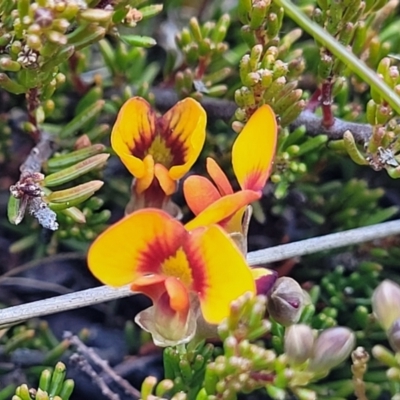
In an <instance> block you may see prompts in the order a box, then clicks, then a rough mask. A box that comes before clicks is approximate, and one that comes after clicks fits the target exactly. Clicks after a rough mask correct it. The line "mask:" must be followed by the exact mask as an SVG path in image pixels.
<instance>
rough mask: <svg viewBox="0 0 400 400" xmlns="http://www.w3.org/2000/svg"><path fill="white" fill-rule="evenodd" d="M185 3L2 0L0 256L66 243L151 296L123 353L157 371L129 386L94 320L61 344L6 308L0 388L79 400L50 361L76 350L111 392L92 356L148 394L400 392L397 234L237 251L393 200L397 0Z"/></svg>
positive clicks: (106, 278) (364, 217)
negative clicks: (327, 248)
mask: <svg viewBox="0 0 400 400" xmlns="http://www.w3.org/2000/svg"><path fill="white" fill-rule="evenodd" d="M184 3H185V4H184ZM198 3H199V4H197V3H196V2H192V1H188V2H187V4H186V2H181V1H177V0H169V1H166V2H163V4H152V2H149V1H144V0H118V1H108V0H71V1H70V0H68V1H67V0H54V1H53V0H19V1H7V0H0V168H1V169H2V170H3V168H4V171H5V172H6V176H5V177H4V178H3V177H0V191H1V193H2V194H3V193H6V195H5V196H2V197H0V200H1V198H3V197H4V198H7V203H8V204H7V215H8V222H6V221H4V222H3V221H1V225H0V227H1V229H3V226H4V230H5V234H4V235H3V234H2V231H0V234H1V236H0V240H4V241H5V243H8V244H9V246H8V247H9V253H7V256H9V260H10V263H12V260H13V259H14V258H15V259H16V260H17V264H20V263H21V260H22V261H26V260H29V261H32V260H33V261H35V262H36V261H37V262H39V263H40V262H41V260H42V259H43V257H44V256H45V255H53V256H54V255H57V254H58V253H60V252H63V251H65V250H67V251H71V250H74V251H76V252H78V253H79V254H81V255H83V257H84V258H85V260H86V261H87V264H88V268H89V271H90V272H91V274H92V275H93V277H95V278H96V279H97V280H98V281H100V282H101V283H103V284H105V285H109V286H111V287H114V288H119V289H118V290H124V288H125V287H128V288H129V290H130V291H131V292H132V293H134V294H143V295H145V296H146V297H147V298H148V299H150V300H151V303H152V304H151V305H150V306H149V307H148V308H144V309H143V308H142V307H139V308H140V310H139V309H138V310H136V309H135V317H134V320H135V322H136V324H137V325H138V326H139V327H140V329H141V334H138V333H137V332H135V331H134V329H133V328H132V325H130V322H129V323H127V324H126V326H125V329H126V333H127V341H128V342H130V343H131V344H132V343H133V342H134V345H133V346H132V349H133V350H132V351H133V352H137V351H138V347H145V346H149V345H150V343H151V342H153V344H154V345H155V347H161V348H164V349H163V374H162V376H163V378H160V377H158V378H156V377H154V376H148V377H147V378H145V379H144V381H143V382H142V383H141V389H140V391H138V390H137V389H135V388H133V387H132V386H131V385H130V383H129V382H127V381H125V380H123V379H122V378H121V377H119V376H118V374H117V373H116V372H114V371H113V369H112V368H111V367H110V366H109V365H108V364H107V363H106V362H105V361H104V360H102V359H101V357H100V356H99V355H97V354H95V353H94V352H92V349H91V348H90V347H87V346H86V344H84V342H85V339H87V338H88V335H87V332H89V331H90V330H89V331H85V330H84V331H81V332H80V337H81V339H79V338H78V337H75V336H73V335H69V336H68V337H65V338H64V339H61V340H60V339H57V338H56V337H55V336H54V335H53V333H52V332H51V330H50V329H49V327H48V325H47V323H46V322H45V321H39V322H37V321H30V322H27V323H24V324H21V325H18V326H15V327H12V326H11V327H10V326H5V327H3V326H2V321H1V312H0V327H1V328H2V330H0V361H1V362H0V382H6V386H5V387H0V400H2V399H9V398H12V399H13V400H28V399H37V400H42V399H43V400H44V399H58V400H68V399H69V398H70V396H71V399H73V398H74V397H73V390H74V382H73V380H72V379H66V376H67V375H66V367H65V365H64V364H63V363H61V362H58V363H57V364H56V366H55V368H54V369H48V368H50V366H51V365H54V364H55V363H56V362H57V361H58V360H60V359H62V360H63V362H67V361H66V360H67V357H70V358H69V360H70V362H71V363H73V360H75V362H76V361H77V360H78V362H77V363H76V364H77V366H78V368H80V369H81V370H82V371H83V372H84V373H86V375H88V376H89V377H90V379H91V380H92V382H93V383H94V385H97V387H98V389H99V390H101V392H102V395H104V396H105V397H106V398H109V399H118V398H119V395H118V394H117V393H116V392H113V390H114V389H112V386H110V385H108V384H107V383H106V379H105V378H102V376H101V374H100V373H98V370H101V371H103V372H102V373H104V374H109V376H110V377H111V380H113V382H114V383H115V384H116V385H117V386H118V385H119V387H120V388H122V390H124V391H125V393H129V395H132V396H136V397H138V396H140V397H141V398H143V399H145V400H147V399H149V400H151V399H174V400H186V399H187V400H216V399H227V400H231V399H236V398H238V396H241V395H245V396H247V395H248V396H255V397H256V398H258V397H260V398H261V397H263V396H268V398H271V399H276V400H280V399H282V400H284V399H288V398H292V397H293V398H296V399H300V400H308V399H310V400H311V399H317V398H330V399H345V398H351V396H352V395H354V396H355V397H356V398H357V399H359V400H364V399H371V400H373V399H378V398H380V396H384V395H385V394H387V393H389V394H390V396H391V398H392V399H399V398H400V397H399V396H400V395H399V393H400V364H399V354H400V333H399V332H400V286H398V284H397V283H396V281H398V264H399V261H398V250H396V247H398V241H397V240H396V239H395V238H393V239H384V240H381V241H375V242H374V243H372V245H370V246H361V247H360V248H359V249H358V250H357V251H355V250H354V249H352V250H351V251H349V252H347V253H340V254H338V255H334V254H332V253H329V254H328V255H326V256H324V257H321V255H320V254H318V255H315V254H314V255H311V256H309V257H304V258H303V259H301V260H299V259H297V258H295V257H293V258H291V259H289V260H286V261H285V262H283V263H280V264H279V265H267V266H265V265H261V266H252V265H249V262H248V260H247V256H248V252H249V250H253V249H255V248H263V247H269V246H271V244H273V243H283V242H286V241H290V240H297V239H300V238H305V237H309V236H312V235H315V234H316V233H324V234H326V233H330V232H332V231H342V230H345V229H352V228H357V227H360V226H364V225H373V224H378V223H380V222H383V221H385V220H387V219H390V218H392V217H394V216H395V215H397V214H398V211H399V204H398V203H399V202H398V201H397V197H398V196H397V195H396V194H394V193H396V186H395V185H396V184H395V183H393V182H396V181H391V180H390V178H394V179H396V178H398V177H400V165H399V163H400V155H399V154H400V153H399V149H400V144H399V143H400V141H399V138H400V135H399V134H400V130H399V128H398V115H399V114H400V97H399V96H400V74H399V66H398V59H399V58H400V57H399V56H398V55H397V54H395V53H396V51H397V49H398V46H399V44H400V42H399V39H398V21H397V19H396V13H397V12H398V11H397V6H398V1H397V0H380V1H375V2H374V1H371V0H356V1H351V0H343V1H339V0H317V1H313V0H300V1H298V2H291V1H289V0H237V1H234V2H221V4H219V3H218V2H208V1H203V2H198ZM200 3H201V4H200ZM214 3H215V4H214ZM217 3H218V4H217ZM222 3H223V4H222ZM225 3H226V4H225ZM294 3H296V4H294ZM185 7H189V14H190V15H189V16H188V18H186V20H185V18H183V19H181V15H180V14H181V12H182V15H183V14H185V10H186V8H185ZM176 10H179V12H178V14H179V16H177V15H175V14H176ZM289 19H290V20H291V21H290V20H289ZM304 33H307V34H308V36H306V35H304ZM20 95H23V96H20ZM21 103H23V105H22V106H21ZM29 149H30V151H29ZM366 167H370V168H366ZM381 170H386V172H387V175H388V177H387V176H386V175H376V174H378V173H379V171H381ZM15 171H17V172H15ZM376 176H379V177H380V178H379V180H378V181H377V179H378V178H373V177H376ZM4 203H5V202H4ZM1 204H2V203H1ZM27 214H30V215H29V216H28V215H27ZM43 232H46V235H47V239H43V236H44V235H43ZM3 236H4V237H3ZM356 242H357V241H356ZM0 243H2V242H0ZM350 244H351V243H350ZM1 257H3V256H2V255H0V260H1V261H3V260H2V258H1ZM327 259H328V262H326V260H327ZM7 261H8V260H7ZM297 264H301V265H300V266H296V265H297ZM325 264H327V265H325ZM13 266H14V265H11V264H10V265H9V266H7V267H6V268H5V269H4V270H3V269H1V270H0V273H4V274H5V275H4V276H3V277H1V276H0V285H1V284H2V283H3V282H7V278H9V277H10V276H12V275H13V269H12V267H13ZM295 266H296V268H294V267H295ZM27 269H28V268H27ZM17 270H18V268H17ZM22 270H25V268H22ZM292 270H293V271H292ZM289 274H290V275H291V277H289V276H287V275H289ZM22 279H23V278H22ZM16 282H17V284H19V283H18V282H22V281H21V280H20V281H18V280H17V281H16ZM90 284H93V281H90ZM57 289H59V286H57ZM0 296H1V292H0ZM0 301H3V302H4V303H5V304H4V305H5V306H8V305H9V304H8V302H7V299H6V297H0ZM13 301H14V297H13V298H12V300H11V301H10V303H12V302H13ZM111 314H112V313H111ZM143 332H145V334H144V333H143ZM146 334H147V335H148V336H146ZM81 340H82V341H81ZM23 349H29V350H30V351H29V352H28V353H29V355H28V353H24V354H25V358H24V354H23V353H21V350H23ZM76 352H77V353H79V354H78V355H77V354H75V353H76ZM93 353H94V354H93ZM21 354H22V355H21ZM32 354H35V355H37V358H34V359H33V361H32V360H31V359H30V358H29V357H32ZM3 358H4V360H5V362H4V366H2V361H3ZM7 363H8V364H7ZM10 365H11V366H12V367H11V368H12V369H13V368H14V367H15V366H19V367H20V368H21V369H23V370H24V371H25V372H26V375H27V377H26V379H27V382H29V384H28V383H26V384H25V383H22V382H21V383H22V384H20V385H19V386H18V385H16V384H15V381H13V380H11V369H10ZM3 369H4V373H3ZM3 376H4V380H2V379H3Z"/></svg>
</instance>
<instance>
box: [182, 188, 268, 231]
mask: <svg viewBox="0 0 400 400" xmlns="http://www.w3.org/2000/svg"><path fill="white" fill-rule="evenodd" d="M259 198H260V193H258V192H254V191H253V190H241V191H239V192H236V193H233V194H229V195H227V196H223V197H221V198H220V199H219V200H217V201H215V202H214V203H212V204H211V205H210V206H209V207H207V208H206V209H205V210H204V211H202V212H201V213H200V214H199V215H197V217H195V218H194V219H192V220H191V221H189V222H188V223H187V224H186V225H185V227H186V229H187V230H193V229H196V228H199V227H202V226H208V225H211V224H220V223H225V222H226V221H227V219H228V218H230V217H232V215H234V214H235V213H236V212H238V211H239V210H240V209H241V208H242V207H244V206H247V205H248V204H250V203H252V202H253V201H255V200H257V199H259Z"/></svg>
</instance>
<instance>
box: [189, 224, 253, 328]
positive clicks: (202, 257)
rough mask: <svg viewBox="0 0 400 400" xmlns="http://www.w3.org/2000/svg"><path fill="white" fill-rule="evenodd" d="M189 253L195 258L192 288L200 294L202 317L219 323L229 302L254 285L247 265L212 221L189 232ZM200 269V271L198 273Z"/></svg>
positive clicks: (225, 315) (251, 288) (226, 311)
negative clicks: (195, 265) (207, 225)
mask: <svg viewBox="0 0 400 400" xmlns="http://www.w3.org/2000/svg"><path fill="white" fill-rule="evenodd" d="M187 254H188V257H189V256H190V259H194V260H196V261H197V264H198V266H197V268H196V269H195V270H194V271H196V273H197V274H198V275H196V274H195V272H193V278H194V279H193V290H194V291H195V292H197V293H198V294H199V299H200V306H201V310H202V313H203V316H204V319H205V320H206V321H207V322H209V323H211V324H218V323H220V322H221V321H222V320H223V319H224V318H226V317H227V316H228V315H229V309H230V304H231V303H232V301H234V300H236V299H237V298H238V297H239V296H241V295H243V294H244V293H246V292H251V293H255V291H256V287H255V283H254V279H253V276H252V273H251V270H250V268H249V267H248V265H247V263H246V260H245V258H244V257H243V255H242V254H241V253H240V251H239V250H238V248H237V247H236V245H235V244H234V243H233V241H232V240H231V239H230V238H229V236H228V235H227V234H226V233H225V232H224V231H223V230H222V228H220V227H218V226H216V225H213V226H210V227H208V228H206V229H198V230H196V231H193V232H192V235H191V238H190V249H188V250H187ZM200 271H201V273H200Z"/></svg>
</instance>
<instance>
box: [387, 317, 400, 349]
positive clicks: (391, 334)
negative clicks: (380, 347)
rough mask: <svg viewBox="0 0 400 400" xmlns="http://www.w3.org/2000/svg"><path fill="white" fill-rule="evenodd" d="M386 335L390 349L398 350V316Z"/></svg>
mask: <svg viewBox="0 0 400 400" xmlns="http://www.w3.org/2000/svg"><path fill="white" fill-rule="evenodd" d="M387 335H388V339H389V343H390V346H391V347H392V349H393V350H394V351H395V352H398V351H400V318H399V319H396V321H394V322H393V325H392V326H391V327H390V329H389V331H388V333H387Z"/></svg>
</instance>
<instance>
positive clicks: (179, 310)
mask: <svg viewBox="0 0 400 400" xmlns="http://www.w3.org/2000/svg"><path fill="white" fill-rule="evenodd" d="M88 264H89V268H90V270H91V271H92V273H93V275H94V276H96V277H97V278H98V279H99V280H100V281H101V282H103V283H105V284H108V285H111V286H123V285H126V284H130V285H131V289H132V290H133V291H137V292H141V293H144V294H146V295H147V296H148V297H150V298H151V299H152V301H153V307H151V308H150V309H148V310H145V311H143V312H142V313H140V314H139V315H138V316H137V318H136V321H137V322H138V323H139V324H140V325H141V326H142V327H143V328H144V329H146V330H148V331H150V332H151V333H152V335H153V339H154V341H155V343H156V344H158V345H161V346H167V345H173V344H178V343H184V342H187V341H189V340H190V339H191V338H192V337H193V336H194V334H195V332H196V319H197V318H198V316H199V312H200V310H201V316H202V317H203V318H204V319H205V321H206V322H207V323H210V324H218V323H220V322H221V321H222V320H223V319H224V318H225V317H227V316H228V313H229V308H230V303H231V302H232V301H233V300H235V299H237V298H238V297H239V296H241V295H242V294H244V293H246V292H251V293H255V291H256V285H255V281H254V278H253V275H252V272H251V270H250V268H249V267H248V265H247V263H246V260H245V258H244V256H243V255H242V254H241V252H240V251H239V250H238V248H237V247H236V246H235V245H234V243H233V242H232V240H231V239H230V238H229V236H228V235H227V234H226V233H225V232H224V230H223V229H222V228H220V227H219V226H217V225H211V226H207V227H203V228H198V229H195V230H193V231H190V232H189V231H188V230H187V229H185V227H184V226H183V225H182V224H181V223H180V222H179V221H177V220H176V219H174V218H172V217H171V216H169V215H168V214H167V213H165V212H164V211H161V210H156V209H147V210H140V211H136V212H134V213H132V214H130V215H127V216H126V217H125V218H123V219H122V220H120V221H119V222H117V223H116V224H115V225H112V226H111V227H110V228H108V229H107V230H106V231H105V232H104V233H103V234H101V235H100V236H99V237H98V238H97V240H96V241H95V242H94V243H93V245H92V246H91V248H90V250H89V254H88Z"/></svg>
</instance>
